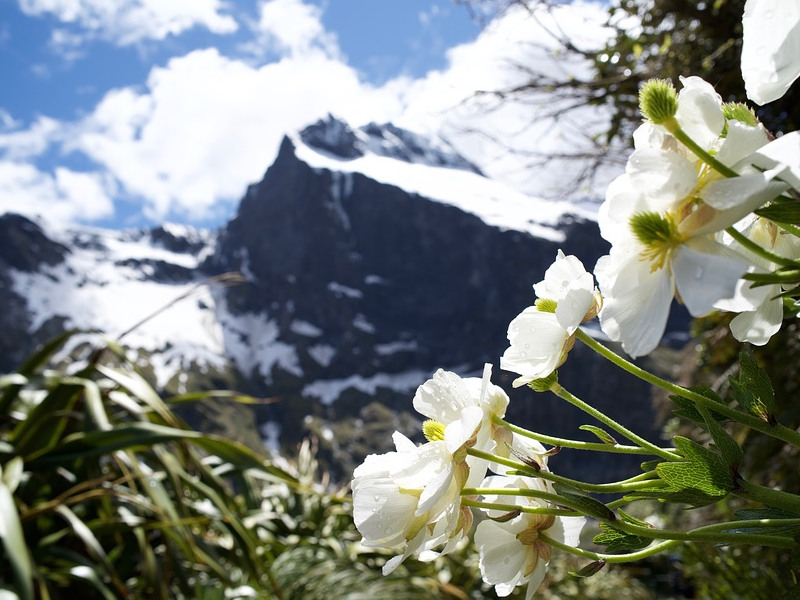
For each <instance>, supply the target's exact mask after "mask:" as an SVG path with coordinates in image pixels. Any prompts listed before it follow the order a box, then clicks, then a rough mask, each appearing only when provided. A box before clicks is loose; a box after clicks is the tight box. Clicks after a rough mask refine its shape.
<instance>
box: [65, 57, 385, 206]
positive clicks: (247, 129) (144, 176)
mask: <svg viewBox="0 0 800 600" xmlns="http://www.w3.org/2000/svg"><path fill="white" fill-rule="evenodd" d="M392 110H394V113H395V114H396V113H398V112H399V110H400V105H399V103H398V100H397V93H396V92H395V91H394V90H393V89H392V88H381V89H377V88H372V87H370V86H368V85H365V84H364V83H362V82H361V81H359V79H358V75H357V74H356V72H355V71H354V70H353V69H351V68H350V67H348V66H347V65H345V64H343V63H341V62H338V61H336V60H334V59H331V58H328V57H326V56H323V55H321V54H314V55H310V56H306V57H304V58H303V59H302V60H295V59H289V58H287V59H284V60H281V61H279V62H275V63H270V64H267V65H263V66H261V67H252V66H249V65H247V64H245V63H242V62H240V61H237V60H233V59H230V58H226V57H224V56H222V55H220V54H219V52H218V51H216V50H214V49H209V50H198V51H195V52H192V53H190V54H188V55H186V56H183V57H181V58H175V59H173V60H171V61H169V62H168V63H167V65H166V66H165V67H162V68H157V69H153V71H151V73H150V76H149V78H148V82H147V89H146V91H144V92H137V91H135V90H133V89H131V88H125V89H121V90H114V91H112V92H109V93H108V94H107V95H106V96H105V98H104V99H103V100H102V101H101V102H100V104H99V105H98V106H97V107H96V109H95V110H94V111H93V113H92V114H91V115H89V116H88V117H87V118H86V119H84V120H83V121H81V122H80V123H79V124H77V125H76V130H75V133H74V138H73V140H72V141H71V142H70V143H69V145H68V146H67V149H68V150H78V151H81V152H84V153H85V154H87V155H88V156H89V157H91V158H92V159H93V160H94V161H96V162H97V163H99V164H101V165H103V166H104V167H105V168H107V169H108V170H109V171H110V172H111V173H113V174H114V176H115V177H116V178H117V179H118V180H119V181H120V182H121V184H122V186H123V187H124V189H125V190H126V191H127V193H128V194H130V195H133V196H138V197H141V198H143V199H144V203H145V211H146V214H147V216H148V217H150V218H152V219H162V218H164V217H165V216H168V215H175V216H180V217H182V218H189V219H205V218H210V217H214V216H221V214H229V213H230V211H231V209H232V208H233V205H234V203H235V202H237V201H238V200H239V199H240V198H241V196H242V194H243V193H244V190H245V188H246V185H247V184H249V183H251V182H253V181H257V180H258V179H260V177H261V176H262V175H263V173H264V170H265V169H266V167H267V166H268V165H269V164H270V162H271V161H272V160H273V159H274V157H275V152H276V150H277V147H278V143H279V142H280V139H281V137H282V136H283V135H284V133H286V132H290V131H294V130H297V129H299V128H301V127H304V126H305V125H307V124H309V123H310V122H312V121H314V120H316V119H319V118H322V117H324V116H325V115H326V114H327V113H328V112H333V113H334V114H337V115H341V116H342V117H344V118H345V119H349V120H352V121H353V122H355V123H363V122H367V121H369V120H373V119H374V120H383V119H384V118H385V117H386V115H387V113H389V112H391V111H392Z"/></svg>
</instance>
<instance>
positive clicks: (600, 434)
mask: <svg viewBox="0 0 800 600" xmlns="http://www.w3.org/2000/svg"><path fill="white" fill-rule="evenodd" d="M578 429H583V430H584V431H589V432H591V433H593V434H594V435H595V436H597V438H598V439H599V440H600V441H601V442H603V443H604V444H609V445H611V446H616V445H617V444H618V442H617V440H615V439H614V438H613V437H612V436H611V434H610V433H608V432H607V431H606V430H604V429H601V428H600V427H595V426H594V425H581V426H580V427H578Z"/></svg>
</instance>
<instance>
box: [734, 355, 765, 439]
mask: <svg viewBox="0 0 800 600" xmlns="http://www.w3.org/2000/svg"><path fill="white" fill-rule="evenodd" d="M739 365H740V371H739V377H738V378H733V377H729V381H730V384H731V394H732V395H733V397H734V399H735V400H736V402H738V403H739V405H740V406H741V407H742V408H744V409H745V410H746V411H747V412H749V413H750V414H753V415H755V416H757V417H759V418H761V419H763V420H764V421H766V422H768V423H774V422H775V417H774V416H773V411H774V408H775V392H774V390H773V389H772V382H771V381H770V379H769V376H768V375H767V373H766V372H765V371H764V370H763V369H762V368H761V367H759V366H758V363H757V362H756V359H755V356H753V351H752V350H751V349H750V347H749V346H745V347H744V349H743V350H742V351H741V352H740V353H739Z"/></svg>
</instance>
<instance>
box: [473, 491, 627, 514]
mask: <svg viewBox="0 0 800 600" xmlns="http://www.w3.org/2000/svg"><path fill="white" fill-rule="evenodd" d="M461 495H462V496H482V495H492V496H517V497H522V498H538V499H539V500H544V501H545V502H549V503H550V504H554V505H556V506H566V507H567V508H571V509H572V510H573V511H577V512H578V513H580V514H583V513H582V511H581V504H580V502H575V501H573V500H572V499H571V498H567V497H566V496H559V495H558V494H551V493H550V492H540V491H539V490H529V489H521V488H464V489H462V490H461ZM489 504H491V505H492V507H493V508H494V507H495V506H496V505H494V504H493V503H489ZM498 506H512V507H513V509H516V508H520V507H517V506H514V505H498ZM499 510H505V509H499ZM573 514H574V513H573ZM576 516H577V515H576ZM614 522H616V521H614Z"/></svg>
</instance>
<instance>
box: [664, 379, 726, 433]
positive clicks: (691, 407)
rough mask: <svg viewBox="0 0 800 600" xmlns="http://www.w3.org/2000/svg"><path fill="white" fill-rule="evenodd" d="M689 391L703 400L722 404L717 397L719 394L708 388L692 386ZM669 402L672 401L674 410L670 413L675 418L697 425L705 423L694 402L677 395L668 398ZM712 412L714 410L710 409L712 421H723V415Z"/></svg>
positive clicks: (720, 399)
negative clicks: (706, 399)
mask: <svg viewBox="0 0 800 600" xmlns="http://www.w3.org/2000/svg"><path fill="white" fill-rule="evenodd" d="M689 391H691V392H694V393H695V394H699V395H701V396H703V397H704V398H708V399H709V400H713V401H714V402H717V403H719V404H723V402H722V398H720V397H719V394H717V393H716V392H715V391H714V390H712V389H711V388H710V387H708V386H705V385H698V386H693V387H691V388H689ZM670 400H672V402H673V403H674V404H675V406H676V408H675V410H673V411H672V412H673V414H674V415H675V416H676V417H681V418H684V419H688V420H690V421H692V422H694V423H698V424H702V423H703V422H704V421H705V419H704V417H703V415H701V414H700V413H699V412H698V410H697V408H696V402H695V401H694V400H691V399H689V398H685V397H684V396H678V395H672V396H670ZM713 410H714V409H713V408H712V409H711V415H712V416H713V417H714V419H716V420H719V421H722V420H724V419H725V417H724V416H723V415H720V414H718V413H715V412H713Z"/></svg>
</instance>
